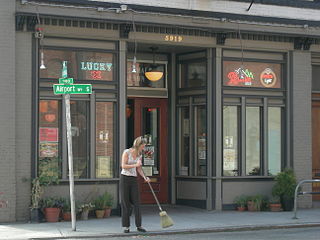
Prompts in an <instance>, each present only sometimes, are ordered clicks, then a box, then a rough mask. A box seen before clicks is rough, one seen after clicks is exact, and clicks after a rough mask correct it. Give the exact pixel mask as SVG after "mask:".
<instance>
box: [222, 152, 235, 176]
mask: <svg viewBox="0 0 320 240" xmlns="http://www.w3.org/2000/svg"><path fill="white" fill-rule="evenodd" d="M236 168H237V166H236V150H235V149H223V170H231V171H233V170H235V169H236Z"/></svg>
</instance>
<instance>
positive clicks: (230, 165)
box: [223, 106, 239, 176]
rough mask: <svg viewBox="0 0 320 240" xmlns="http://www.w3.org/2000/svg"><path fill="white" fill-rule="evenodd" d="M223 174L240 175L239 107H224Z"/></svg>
mask: <svg viewBox="0 0 320 240" xmlns="http://www.w3.org/2000/svg"><path fill="white" fill-rule="evenodd" d="M223 175H224V176H238V175H239V166H238V107H237V106H224V107H223Z"/></svg>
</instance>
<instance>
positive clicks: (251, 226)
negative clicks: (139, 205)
mask: <svg viewBox="0 0 320 240" xmlns="http://www.w3.org/2000/svg"><path fill="white" fill-rule="evenodd" d="M164 209H165V210H166V211H167V212H168V214H169V216H170V217H171V218H172V219H173V221H174V222H175V224H174V226H173V227H171V228H168V229H162V228H161V226H160V217H159V215H158V209H157V207H156V206H144V207H143V209H142V216H143V226H144V227H145V228H146V229H147V230H148V232H147V233H146V234H149V235H161V234H176V233H183V232H221V231H240V230H256V229H270V228H293V227H311V226H319V227H320V209H318V208H317V209H301V210H298V215H297V216H298V219H292V217H293V212H247V211H246V212H237V211H222V212H217V211H206V210H202V209H197V208H190V207H185V206H165V207H164ZM120 220H121V219H120V217H117V216H112V217H110V218H106V219H89V220H86V221H77V225H76V226H77V231H76V232H73V231H72V230H71V223H70V222H58V223H14V224H1V225H0V239H15V240H16V239H62V238H74V237H80V238H90V237H112V236H121V235H124V234H123V233H122V228H121V221H120ZM131 221H132V222H131V225H132V226H134V218H133V217H132V218H131ZM132 223H133V224H132ZM137 234H138V233H137V232H136V229H135V227H131V233H130V234H129V236H133V235H137ZM125 235H128V234H125Z"/></svg>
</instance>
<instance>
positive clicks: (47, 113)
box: [38, 100, 62, 178]
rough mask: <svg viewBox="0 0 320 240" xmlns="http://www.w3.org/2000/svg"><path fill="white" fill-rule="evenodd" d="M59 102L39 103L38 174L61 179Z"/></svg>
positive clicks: (44, 101) (45, 101)
mask: <svg viewBox="0 0 320 240" xmlns="http://www.w3.org/2000/svg"><path fill="white" fill-rule="evenodd" d="M60 119H61V102H60V101H57V100H41V101H40V102H39V168H38V169H39V174H40V175H41V174H44V175H47V176H56V177H57V178H60V177H61V174H62V171H61V169H62V168H61V138H60V136H61V134H60V133H61V131H60V130H61V128H60V126H61V124H60Z"/></svg>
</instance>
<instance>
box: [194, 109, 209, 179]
mask: <svg viewBox="0 0 320 240" xmlns="http://www.w3.org/2000/svg"><path fill="white" fill-rule="evenodd" d="M196 114H197V116H196V119H197V127H196V131H197V132H196V136H197V140H198V142H197V144H198V145H197V154H196V156H197V175H198V176H206V175H207V144H206V142H207V136H206V134H207V111H206V106H199V107H197V108H196Z"/></svg>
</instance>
